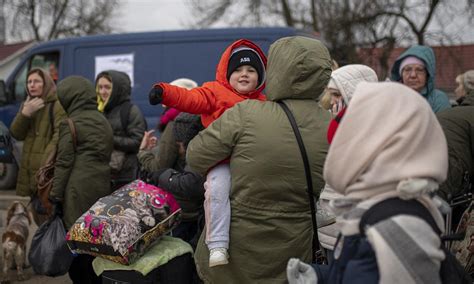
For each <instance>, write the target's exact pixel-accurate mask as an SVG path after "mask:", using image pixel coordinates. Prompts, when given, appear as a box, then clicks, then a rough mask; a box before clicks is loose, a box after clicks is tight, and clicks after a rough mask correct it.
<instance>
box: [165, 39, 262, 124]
mask: <svg viewBox="0 0 474 284" xmlns="http://www.w3.org/2000/svg"><path fill="white" fill-rule="evenodd" d="M241 46H246V47H250V48H252V49H254V50H255V51H257V52H258V54H259V55H260V58H261V59H262V61H263V64H264V66H265V67H266V66H267V58H266V56H265V54H264V53H263V51H262V50H261V49H260V48H259V47H258V46H257V45H256V44H254V43H253V42H251V41H249V40H245V39H240V40H238V41H235V42H234V43H232V44H231V45H230V46H229V47H227V49H226V50H225V51H224V53H223V54H222V57H221V59H220V61H219V64H218V65H217V70H216V80H215V81H212V82H206V83H204V84H203V85H202V87H198V88H194V89H192V90H187V89H185V88H180V87H176V86H172V85H170V84H167V83H159V86H160V87H161V88H163V101H162V103H163V104H164V105H166V106H169V107H172V108H176V109H178V110H180V111H184V112H188V113H193V114H200V115H201V121H202V124H203V125H204V127H207V126H208V125H209V124H211V123H212V122H213V121H214V120H216V119H217V118H219V116H221V114H223V113H224V111H225V110H226V109H228V108H231V107H233V106H234V105H235V104H236V103H238V102H241V101H243V100H246V99H257V100H261V101H263V100H265V96H264V95H263V94H262V93H261V92H262V91H263V89H264V88H265V83H262V84H261V85H260V86H259V87H257V89H256V90H255V91H254V92H251V93H248V94H245V95H242V94H239V93H237V92H235V91H234V90H233V89H232V87H231V86H230V84H229V81H228V80H227V78H226V74H227V65H228V63H229V59H230V56H231V54H232V51H233V50H234V49H236V48H238V47H241Z"/></svg>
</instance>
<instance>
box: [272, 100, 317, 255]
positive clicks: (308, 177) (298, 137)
mask: <svg viewBox="0 0 474 284" xmlns="http://www.w3.org/2000/svg"><path fill="white" fill-rule="evenodd" d="M277 103H278V104H279V105H280V106H281V108H282V109H283V110H284V111H285V113H286V116H288V120H289V121H290V124H291V127H292V128H293V132H294V133H295V137H296V141H297V142H298V146H299V148H300V152H301V157H302V158H303V164H304V172H305V175H306V183H307V184H308V199H309V205H310V208H311V221H312V222H313V253H312V254H311V255H312V258H313V262H316V259H315V256H316V254H315V253H316V251H318V250H319V239H318V225H317V223H316V209H315V208H316V206H315V205H314V194H313V179H312V177H311V171H310V167H309V161H308V155H307V153H306V148H305V147H304V143H303V138H301V134H300V131H299V129H298V125H297V124H296V120H295V118H294V116H293V113H292V112H291V110H290V109H289V108H288V106H287V105H286V104H285V103H284V102H282V101H278V102H277Z"/></svg>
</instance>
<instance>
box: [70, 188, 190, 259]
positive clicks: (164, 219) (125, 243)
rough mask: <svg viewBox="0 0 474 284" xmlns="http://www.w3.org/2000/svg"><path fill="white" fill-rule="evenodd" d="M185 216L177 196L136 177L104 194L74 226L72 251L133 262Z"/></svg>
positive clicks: (71, 239) (71, 236)
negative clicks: (134, 179) (109, 193)
mask: <svg viewBox="0 0 474 284" xmlns="http://www.w3.org/2000/svg"><path fill="white" fill-rule="evenodd" d="M180 220H181V209H180V208H179V205H178V203H177V202H176V200H175V199H174V197H173V196H172V195H171V194H169V193H167V192H166V191H164V190H162V189H161V188H158V187H156V186H153V185H150V184H147V183H145V182H143V181H141V180H136V181H134V182H131V183H129V184H127V185H124V186H123V187H121V188H120V189H118V190H116V191H115V192H114V193H112V194H111V195H108V196H105V197H103V198H100V199H99V200H98V201H97V202H96V203H95V204H94V205H93V206H92V207H91V208H90V209H89V210H88V211H87V212H85V213H84V214H83V215H82V216H81V217H80V218H79V219H77V221H76V222H75V223H74V225H73V226H72V227H71V228H70V230H69V232H68V234H67V236H66V240H67V243H68V245H69V248H70V249H71V251H73V252H76V253H86V254H90V255H93V256H100V257H102V258H106V259H109V260H111V261H114V262H118V263H121V264H126V265H127V264H130V263H132V262H133V261H135V260H136V259H137V258H139V257H140V256H141V255H143V253H144V252H145V251H146V250H147V248H148V247H149V246H151V245H152V244H153V243H155V242H156V241H157V240H158V239H159V238H160V237H161V236H163V235H164V234H166V233H168V232H169V231H170V230H172V229H173V228H174V227H175V226H176V225H177V224H178V223H179V221H180Z"/></svg>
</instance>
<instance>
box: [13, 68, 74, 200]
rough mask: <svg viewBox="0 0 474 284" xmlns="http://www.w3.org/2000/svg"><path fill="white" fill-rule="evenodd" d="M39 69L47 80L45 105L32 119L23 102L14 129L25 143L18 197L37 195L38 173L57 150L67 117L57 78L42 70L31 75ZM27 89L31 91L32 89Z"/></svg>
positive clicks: (45, 83) (43, 96)
mask: <svg viewBox="0 0 474 284" xmlns="http://www.w3.org/2000/svg"><path fill="white" fill-rule="evenodd" d="M35 70H38V71H39V72H40V73H41V74H42V76H41V77H43V78H44V81H45V82H44V85H43V94H42V95H41V98H42V99H43V100H44V104H45V106H44V107H43V108H41V109H39V110H38V111H36V112H35V113H34V114H33V115H32V116H31V117H26V116H24V115H23V114H22V113H21V111H22V109H23V104H24V103H23V104H22V105H21V107H20V110H19V111H18V113H17V114H16V116H15V118H14V120H13V122H12V124H11V126H10V133H11V135H12V137H13V138H15V139H16V140H18V141H23V150H22V155H21V161H20V170H19V172H18V180H17V184H16V194H17V195H20V196H30V197H31V196H33V195H35V194H36V181H35V174H36V172H37V171H38V169H39V168H40V167H41V166H42V165H43V164H44V163H45V160H46V158H47V157H48V156H49V155H50V154H51V153H52V152H53V151H55V150H56V144H57V142H58V125H59V122H60V121H62V120H63V119H64V118H65V117H66V113H65V112H64V109H63V108H62V106H61V104H59V103H57V102H56V101H57V99H58V97H57V95H56V85H55V84H54V82H53V79H51V77H50V76H49V73H48V72H46V71H45V70H43V69H40V68H35V69H32V70H31V71H30V73H29V74H31V73H32V72H34V71H35ZM26 90H27V92H28V87H26ZM50 108H53V110H52V116H53V117H51V110H50ZM52 119H54V126H53V125H52V124H51V120H52Z"/></svg>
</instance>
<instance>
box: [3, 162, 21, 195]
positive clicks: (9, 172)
mask: <svg viewBox="0 0 474 284" xmlns="http://www.w3.org/2000/svg"><path fill="white" fill-rule="evenodd" d="M17 173H18V166H17V165H16V163H15V162H13V163H0V189H15V183H16V176H17Z"/></svg>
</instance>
